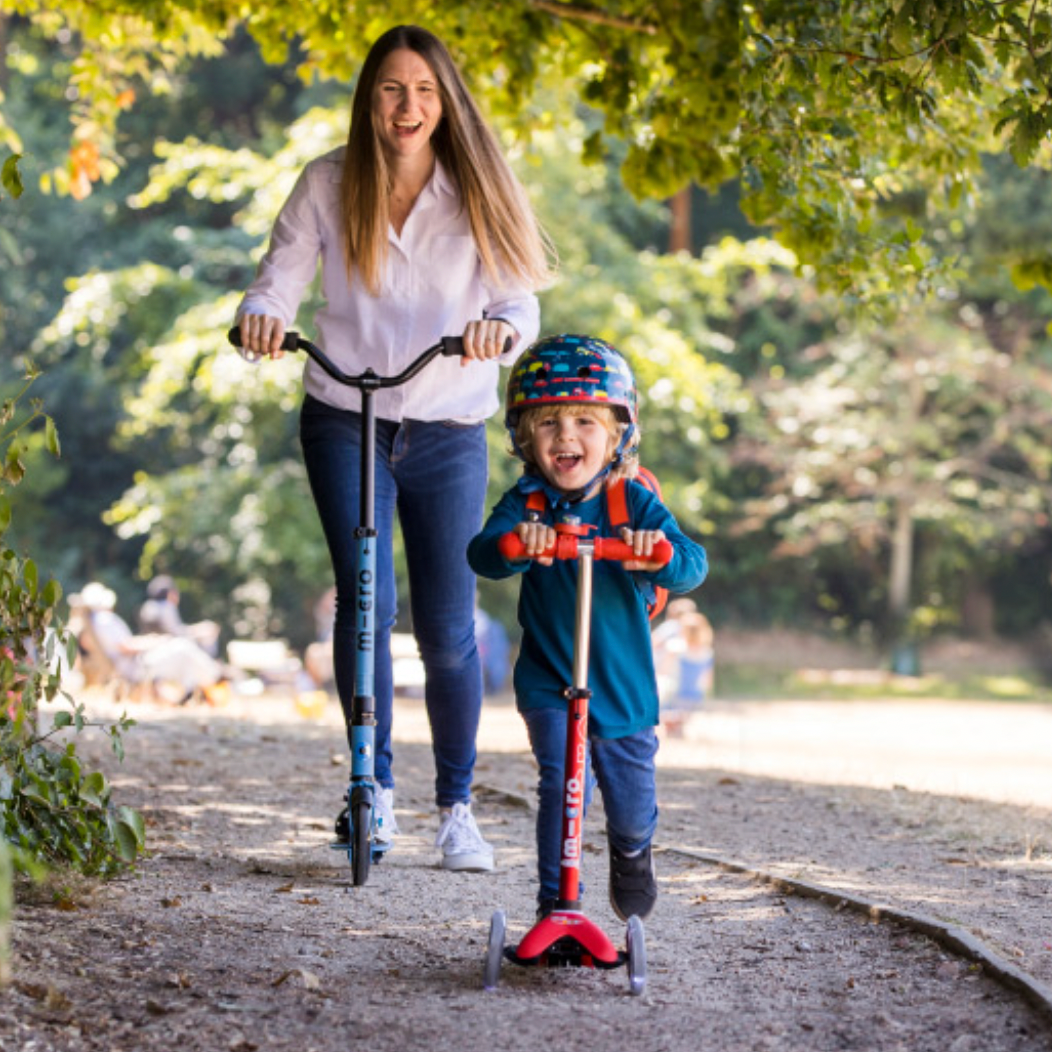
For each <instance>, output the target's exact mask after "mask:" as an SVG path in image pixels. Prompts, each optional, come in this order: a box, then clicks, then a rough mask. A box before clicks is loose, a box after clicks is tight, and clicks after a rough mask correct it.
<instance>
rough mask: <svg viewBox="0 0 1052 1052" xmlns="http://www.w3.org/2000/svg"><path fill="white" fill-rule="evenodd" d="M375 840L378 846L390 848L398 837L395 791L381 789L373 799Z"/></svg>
mask: <svg viewBox="0 0 1052 1052" xmlns="http://www.w3.org/2000/svg"><path fill="white" fill-rule="evenodd" d="M373 829H374V833H373V838H374V840H375V841H376V842H377V843H378V844H386V845H387V846H388V847H390V846H391V844H392V843H393V842H394V838H395V837H396V836H397V835H398V822H397V821H396V820H395V813H394V790H393V789H384V788H379V789H378V790H377V792H376V796H375V798H374V799H373Z"/></svg>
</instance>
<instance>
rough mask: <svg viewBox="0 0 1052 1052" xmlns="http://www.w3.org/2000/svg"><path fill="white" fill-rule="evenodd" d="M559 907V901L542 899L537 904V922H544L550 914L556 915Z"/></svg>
mask: <svg viewBox="0 0 1052 1052" xmlns="http://www.w3.org/2000/svg"><path fill="white" fill-rule="evenodd" d="M558 905H559V900H558V899H541V900H540V901H539V902H538V903H537V920H539V921H541V920H544V918H545V917H547V916H548V915H549V914H551V913H554V912H555V908H556V906H558Z"/></svg>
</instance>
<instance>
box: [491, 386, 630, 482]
mask: <svg viewBox="0 0 1052 1052" xmlns="http://www.w3.org/2000/svg"><path fill="white" fill-rule="evenodd" d="M586 415H587V416H594V417H596V418H597V419H598V420H599V421H600V422H601V423H602V424H603V426H604V427H605V428H606V430H607V433H608V434H609V436H610V441H609V442H608V443H607V447H606V463H608V464H609V463H610V461H611V459H612V458H613V456H614V453H615V452H616V450H617V446H618V443H620V441H621V436H622V435H623V434H624V433H625V430H626V429H627V428H628V427H629V426H630V425H628V424H626V423H625V422H624V421H622V420H619V419H618V418H617V414H616V413H615V412H614V409H613V407H612V406H608V405H600V404H598V403H596V402H567V403H566V405H534V406H530V407H529V408H528V409H523V410H522V412H521V413H520V414H519V420H518V423H517V424H516V425H515V445H516V447H517V451H518V453H519V455H520V456H521V457H522V459H523V460H524V461H525V462H526V466H527V468H529V469H533V470H534V471H539V470H540V467H539V465H538V464H537V458H536V456H535V455H534V452H533V436H534V435H535V434H536V433H537V428H538V426H539V425H540V423H541V421H543V420H550V419H551V418H552V417H560V416H586ZM632 437H633V439H634V441H633V443H632V448H631V449H630V450H622V453H621V463H620V464H618V465H617V466H616V467H614V468H611V469H610V474H609V475H608V476H607V479H608V480H609V481H610V482H616V481H617V480H618V479H634V478H635V477H636V474H637V473H638V471H639V439H640V437H641V436H640V431H639V425H638V424H637V425H636V430H635V434H634V435H633V436H632ZM511 452H515V451H514V450H512V451H511Z"/></svg>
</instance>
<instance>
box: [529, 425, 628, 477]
mask: <svg viewBox="0 0 1052 1052" xmlns="http://www.w3.org/2000/svg"><path fill="white" fill-rule="evenodd" d="M568 410H570V407H566V408H561V407H555V408H553V409H552V411H551V412H550V413H548V412H541V413H540V414H539V415H538V417H537V420H536V422H535V423H534V426H533V457H534V460H535V461H536V464H537V467H538V468H540V470H541V473H542V474H543V475H544V477H545V478H546V479H547V480H548V481H549V482H550V483H551V484H552V485H553V486H555V487H556V489H559V490H562V491H564V492H567V493H571V492H573V491H574V490H579V489H582V488H583V487H585V486H587V485H588V483H589V482H591V481H592V479H594V478H595V476H596V475H598V474H599V472H600V471H602V470H603V468H605V467H606V465H607V464H608V463H609V462H610V458H611V456H612V455H613V451H614V449H615V448H616V442H617V434H616V431H615V428H616V424H615V422H614V419H613V414H612V413H611V411H610V410H609V409H607V408H606V407H605V406H590V405H577V406H574V407H573V409H572V410H570V411H568Z"/></svg>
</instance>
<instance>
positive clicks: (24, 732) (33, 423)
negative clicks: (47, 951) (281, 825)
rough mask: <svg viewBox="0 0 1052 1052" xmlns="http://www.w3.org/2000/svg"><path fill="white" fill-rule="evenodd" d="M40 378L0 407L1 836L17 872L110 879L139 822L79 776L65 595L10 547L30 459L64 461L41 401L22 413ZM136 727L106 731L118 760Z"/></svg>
mask: <svg viewBox="0 0 1052 1052" xmlns="http://www.w3.org/2000/svg"><path fill="white" fill-rule="evenodd" d="M37 375H38V374H37V373H36V371H35V370H34V369H32V367H30V368H28V369H27V371H26V375H25V377H24V382H23V385H22V387H21V389H20V390H19V391H18V392H17V393H16V394H15V395H14V396H13V397H11V398H5V399H4V401H3V404H2V406H0V455H2V458H3V459H2V466H0V835H2V836H3V838H4V839H5V840H6V841H8V842H9V843H10V844H11V845H12V860H13V863H14V866H15V869H16V870H18V871H20V872H39V871H40V870H41V868H43V867H56V868H57V867H63V866H69V867H72V868H73V869H75V870H76V871H78V872H80V873H83V874H85V875H88V876H108V875H110V874H112V873H115V872H117V871H119V870H120V869H122V868H123V867H125V866H128V865H131V864H132V863H134V861H135V859H136V857H137V855H138V853H139V852H140V851H141V850H142V848H143V846H144V825H143V821H142V818H141V816H140V815H138V814H137V813H136V812H135V811H133V810H131V809H130V808H128V807H118V806H116V805H115V804H114V803H113V801H112V798H111V790H110V786H109V784H108V783H107V781H106V779H105V777H104V776H103V775H102V774H100V773H98V772H86V771H84V769H83V768H82V766H81V762H80V759H79V758H78V756H77V751H76V743H75V742H74V741H72V740H67V739H68V737H69V734H70V733H71V732H72V733H75V734H79V733H80V732H81V731H83V730H84V729H85V728H87V727H89V726H92V724H90V723H89V721H88V720H87V719H86V718H85V715H84V707H83V706H82V705H79V704H77V703H75V702H74V701H73V699H72V698H70V697H69V695H68V694H66V693H64V692H63V691H62V689H61V677H62V670H63V669H64V668H67V669H68V668H69V667H70V665H72V663H73V659H74V657H75V655H76V641H75V640H74V639H73V638H72V636H71V635H70V634H69V633H68V632H67V631H66V630H65V628H64V627H63V625H62V623H61V622H60V621H59V619H58V617H57V613H56V607H57V605H58V603H59V601H60V600H61V598H62V588H61V585H59V583H58V582H57V581H56V580H54V579H53V578H49V579H48V580H47V581H46V582H44V583H43V584H41V580H40V572H39V570H38V568H37V566H36V564H35V563H34V562H33V560H32V559H30V558H28V557H22V556H20V555H19V554H18V553H17V552H16V551H14V549H13V548H11V547H10V546H9V544H8V543H7V541H6V535H7V530H8V527H9V526H10V525H11V518H12V505H11V501H10V499H9V496H8V493H9V491H10V489H11V488H12V487H14V486H17V485H18V484H19V483H20V482H21V481H22V479H23V477H24V476H25V470H26V469H25V461H26V455H27V453H28V452H29V451H30V449H31V448H32V447H33V445H34V444H39V443H42V444H43V447H44V448H45V449H46V450H47V451H48V452H49V453H51V454H52V455H53V456H56V457H57V456H58V455H59V454H60V447H59V440H58V432H57V430H56V428H55V425H54V422H53V421H52V419H51V418H50V417H49V416H48V415H47V414H46V413H45V412H44V410H43V406H42V405H41V403H40V402H39V400H37V399H33V400H30V402H29V405H28V407H25V403H24V400H25V397H26V394H27V392H28V390H29V387H30V386H31V385H32V383H33V381H34V380H35V379H36V377H37ZM56 698H61V699H63V700H64V701H65V702H67V703H68V706H69V707H68V709H61V710H60V711H58V712H56V713H55V714H54V715H53V716H52V718H51V725H50V727H48V728H46V729H43V730H42V729H41V728H40V726H39V724H40V722H41V713H40V702H41V700H44V699H46V700H47V701H54V700H55V699H56ZM132 724H133V721H132V720H129V719H127V718H124V717H122V718H121V719H120V720H118V721H117V722H116V723H114V724H111V725H108V726H103V727H102V729H103V731H104V733H106V734H108V735H109V737H110V739H111V743H112V746H113V749H114V752H115V753H116V755H117V757H118V759H122V760H123V758H124V745H123V734H124V732H125V731H126V730H127V729H128V728H129V727H130V726H132Z"/></svg>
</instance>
